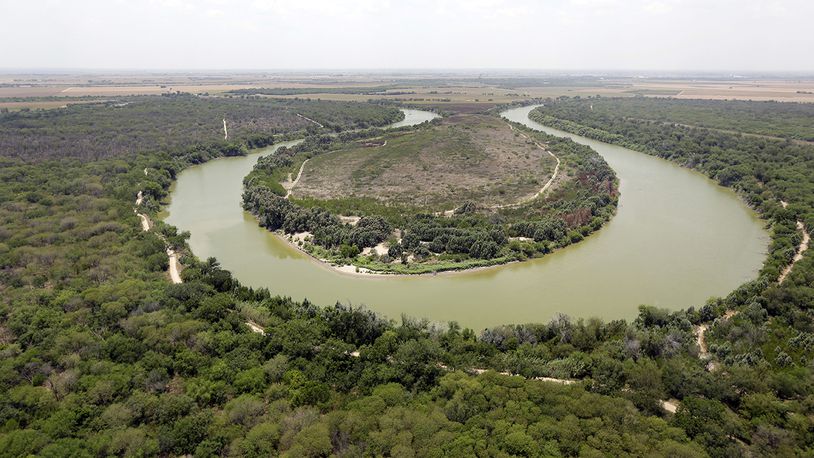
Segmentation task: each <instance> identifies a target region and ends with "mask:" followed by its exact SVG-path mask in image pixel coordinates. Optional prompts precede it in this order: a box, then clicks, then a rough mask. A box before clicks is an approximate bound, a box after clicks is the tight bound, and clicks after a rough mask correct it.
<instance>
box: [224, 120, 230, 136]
mask: <svg viewBox="0 0 814 458" xmlns="http://www.w3.org/2000/svg"><path fill="white" fill-rule="evenodd" d="M223 139H224V140H229V131H228V130H226V118H223Z"/></svg>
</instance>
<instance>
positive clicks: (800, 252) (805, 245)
mask: <svg viewBox="0 0 814 458" xmlns="http://www.w3.org/2000/svg"><path fill="white" fill-rule="evenodd" d="M780 205H782V206H783V208H786V207H788V206H789V204H788V202H786V201H783V200H781V201H780ZM797 230H798V231H800V232H802V233H803V240H802V241H800V246H799V247H797V252H796V253H794V258H793V259H792V260H791V263H790V264H789V265H787V266H786V268H785V269H783V272H781V273H780V277H779V278H778V279H777V283H780V284H781V285H782V284H783V281H784V280H785V279H786V277H788V275H789V274H790V273H791V269H792V268H793V267H794V264H797V261H799V260H801V259H803V253H805V252H806V250H808V245H809V243H810V242H811V235H810V234H809V233H808V231H807V230H806V226H805V224H803V222H802V221H799V220H798V221H797Z"/></svg>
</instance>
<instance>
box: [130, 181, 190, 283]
mask: <svg viewBox="0 0 814 458" xmlns="http://www.w3.org/2000/svg"><path fill="white" fill-rule="evenodd" d="M144 173H145V174H146V173H147V169H144ZM143 201H144V197H143V194H142V192H141V191H139V192H138V194H137V197H136V208H134V209H133V213H135V214H136V215H138V217H139V218H140V219H141V229H142V230H143V231H144V232H149V231H150V228H151V227H152V222H151V221H150V218H149V217H147V215H145V214H143V213H139V212H138V207H139V206H140V205H141V203H142V202H143ZM156 235H157V236H158V238H160V239H161V241H162V242H164V246H165V247H166V249H167V257H169V259H170V262H169V274H170V280H171V281H172V282H173V283H174V284H176V285H177V284H180V283H183V280H181V273H180V271H179V270H178V265H179V263H178V254H177V253H176V252H175V250H173V249H172V248H170V244H169V242H167V239H166V238H165V237H164V236H163V235H161V234H156Z"/></svg>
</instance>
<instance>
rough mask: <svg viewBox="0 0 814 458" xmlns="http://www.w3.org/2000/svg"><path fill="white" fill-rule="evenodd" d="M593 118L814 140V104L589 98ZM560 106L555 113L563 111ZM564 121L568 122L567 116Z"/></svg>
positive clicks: (656, 93)
mask: <svg viewBox="0 0 814 458" xmlns="http://www.w3.org/2000/svg"><path fill="white" fill-rule="evenodd" d="M636 92H637V93H643V94H648V95H675V94H674V93H670V91H667V92H663V91H658V90H656V91H643V90H641V89H639V90H636ZM590 100H591V101H590V102H589V103H588V105H589V106H593V109H592V111H593V113H592V114H591V116H592V117H599V116H602V117H606V118H620V117H621V118H634V119H638V120H643V121H661V122H666V123H678V124H687V125H690V126H697V127H706V128H710V129H720V130H729V131H735V132H741V133H747V134H756V135H766V136H770V137H783V138H790V139H797V140H807V141H814V125H812V123H811V119H812V118H813V117H814V104H811V103H783V102H772V101H769V102H752V101H747V100H692V99H671V98H668V99H663V98H661V99H655V98H649V97H630V98H603V97H595V98H592V99H590ZM563 109H565V108H564V107H559V108H558V110H563ZM563 119H570V117H568V116H566V117H564V118H563Z"/></svg>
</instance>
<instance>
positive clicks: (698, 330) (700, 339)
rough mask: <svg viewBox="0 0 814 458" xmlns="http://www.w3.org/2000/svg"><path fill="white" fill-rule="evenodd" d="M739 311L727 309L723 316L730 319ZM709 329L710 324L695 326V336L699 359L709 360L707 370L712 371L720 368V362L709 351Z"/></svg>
mask: <svg viewBox="0 0 814 458" xmlns="http://www.w3.org/2000/svg"><path fill="white" fill-rule="evenodd" d="M738 313H739V312H738V311H737V310H727V311H726V313H724V315H723V316H722V317H721V318H722V319H724V320H728V319H730V318H732V317H733V316H735V315H737V314H738ZM708 330H709V324H707V323H703V324H699V325H698V326H696V327H695V338H696V341H695V342H696V344H697V345H698V359H701V360H704V361H708V362H707V367H706V368H707V370H708V371H710V372H712V371H714V370H716V369H718V363H717V362H715V361H712V354H710V352H709V348H707V341H706V333H707V331H708Z"/></svg>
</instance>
